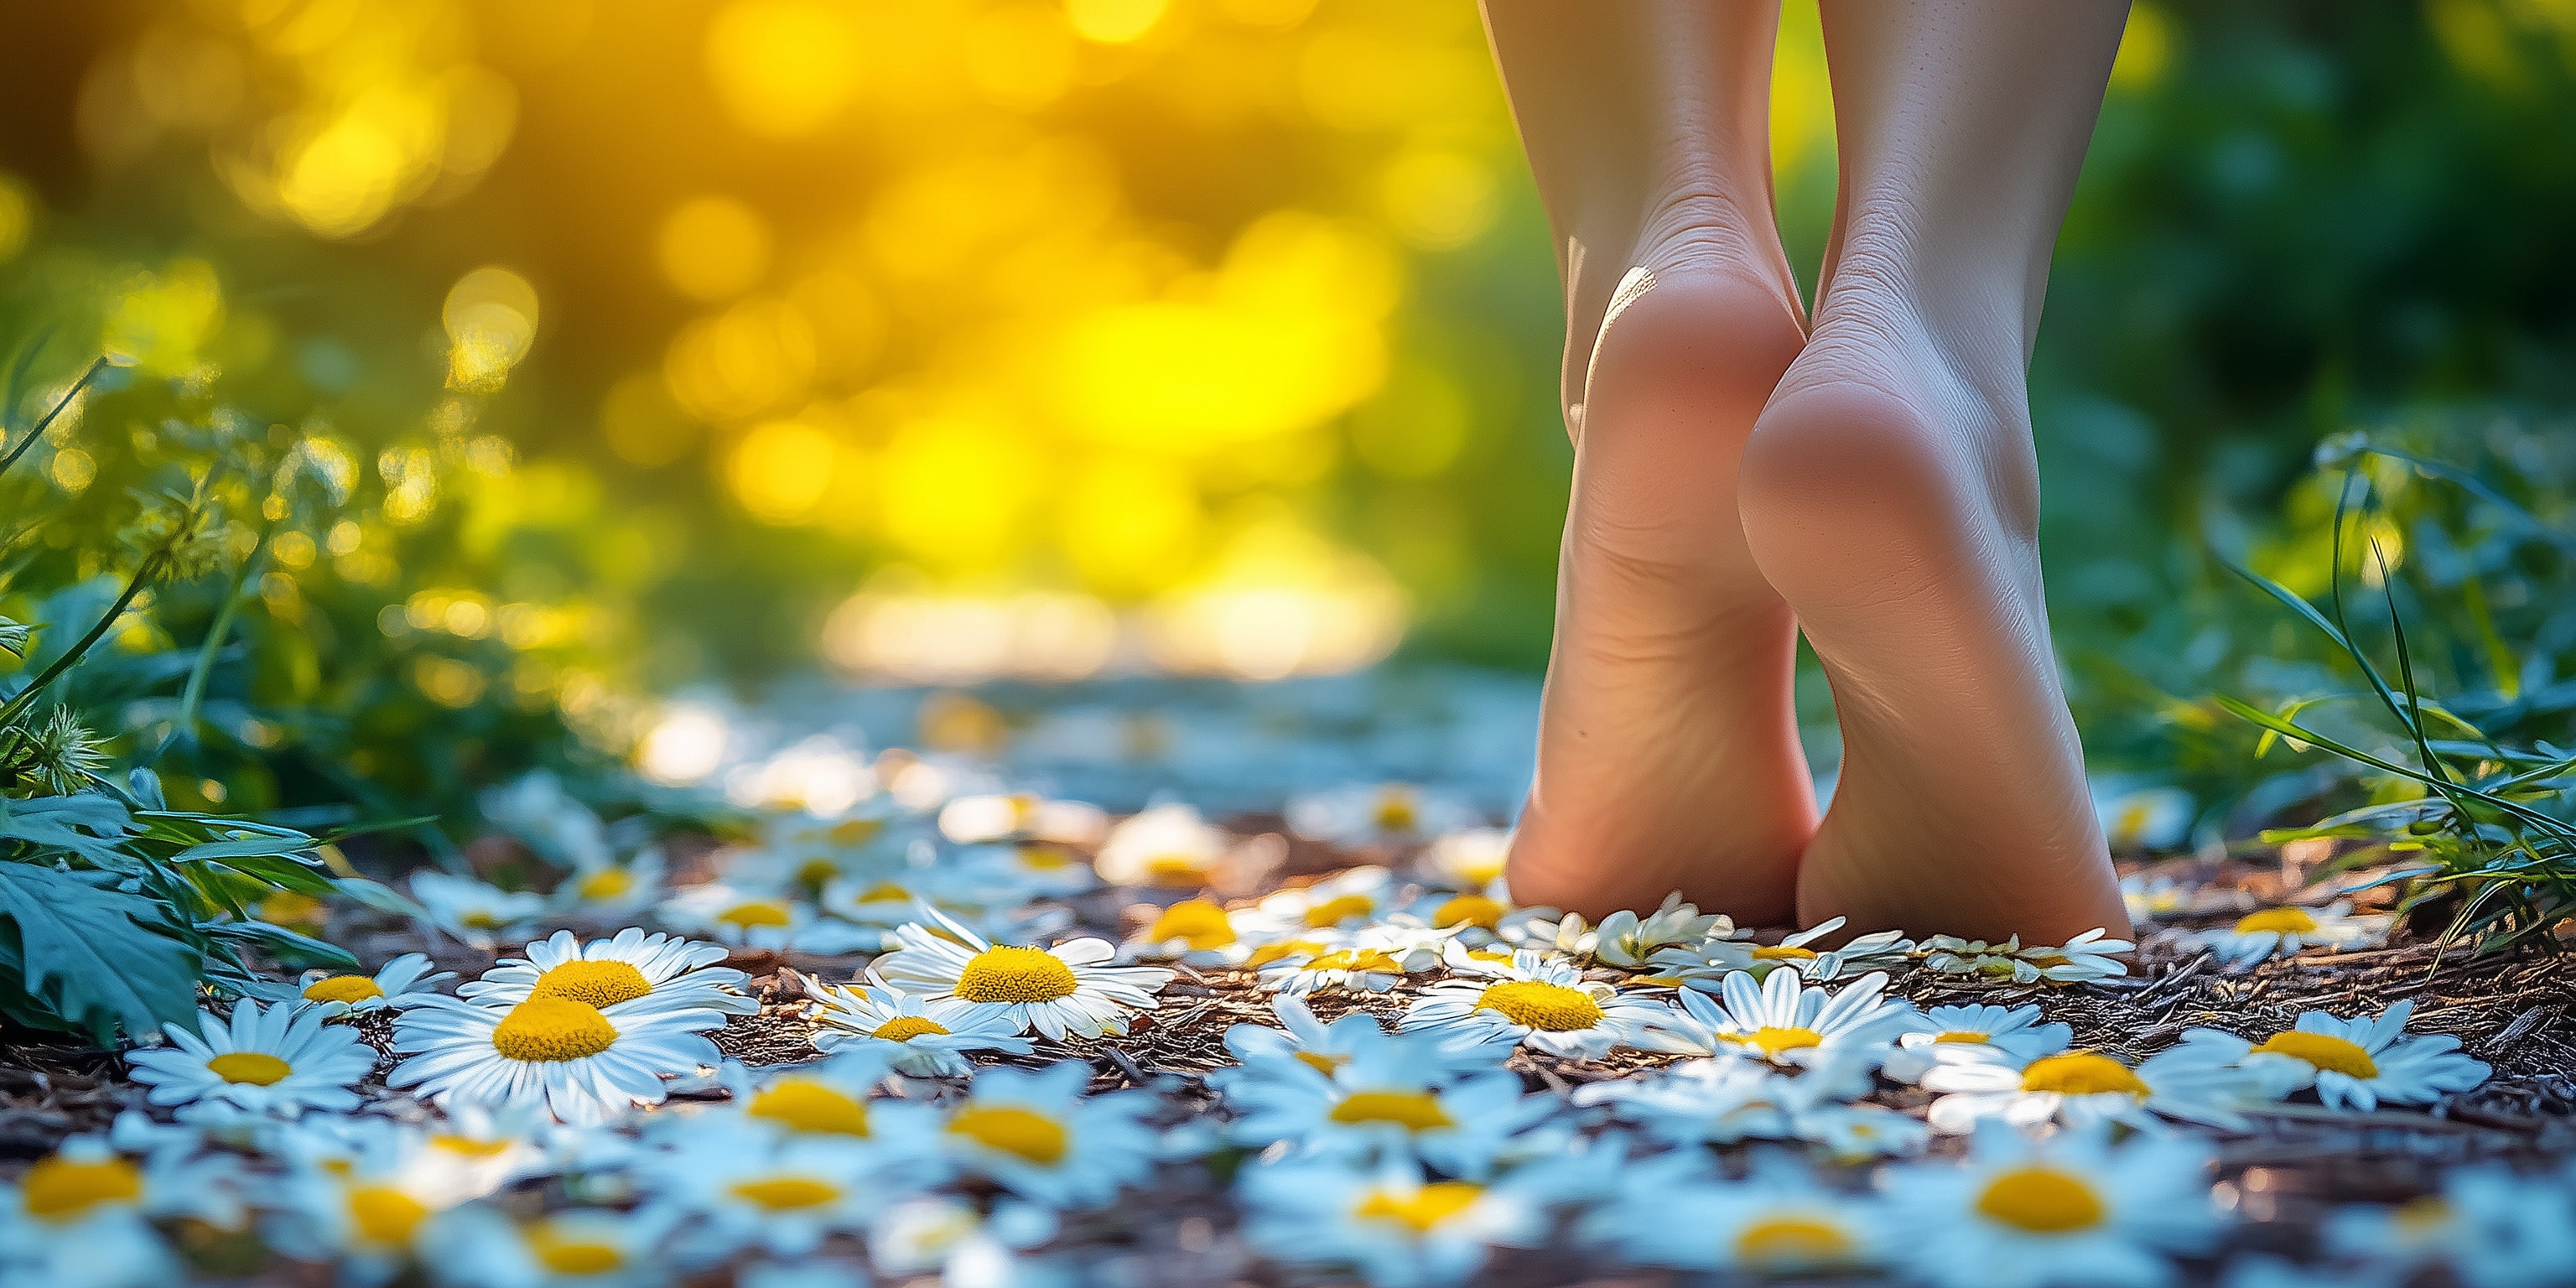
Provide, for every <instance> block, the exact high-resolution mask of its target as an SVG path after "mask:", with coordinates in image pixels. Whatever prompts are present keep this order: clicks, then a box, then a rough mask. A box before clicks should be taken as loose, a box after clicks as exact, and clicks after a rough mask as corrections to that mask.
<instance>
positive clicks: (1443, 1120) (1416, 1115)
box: [1329, 1091, 1458, 1131]
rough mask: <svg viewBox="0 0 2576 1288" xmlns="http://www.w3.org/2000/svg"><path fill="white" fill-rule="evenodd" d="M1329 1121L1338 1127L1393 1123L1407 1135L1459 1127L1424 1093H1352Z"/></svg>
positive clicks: (1436, 1102) (1334, 1110)
mask: <svg viewBox="0 0 2576 1288" xmlns="http://www.w3.org/2000/svg"><path fill="white" fill-rule="evenodd" d="M1329 1117H1331V1118H1332V1120H1333V1121H1334V1122H1337V1123H1394V1124H1395V1125H1396V1126H1398V1127H1401V1128H1403V1129H1405V1130H1406V1131H1429V1130H1431V1129H1432V1128H1434V1127H1455V1126H1457V1125H1458V1124H1457V1122H1456V1121H1455V1120H1453V1119H1451V1118H1450V1117H1449V1111H1447V1110H1445V1109H1442V1108H1441V1107H1440V1102H1439V1101H1438V1100H1436V1099H1434V1098H1433V1097H1432V1095H1431V1093H1429V1092H1427V1091H1354V1092H1352V1093H1351V1094H1349V1095H1347V1096H1344V1097H1342V1102H1341V1103H1340V1104H1338V1105H1335V1106H1333V1112H1332V1113H1331V1114H1330V1115H1329Z"/></svg>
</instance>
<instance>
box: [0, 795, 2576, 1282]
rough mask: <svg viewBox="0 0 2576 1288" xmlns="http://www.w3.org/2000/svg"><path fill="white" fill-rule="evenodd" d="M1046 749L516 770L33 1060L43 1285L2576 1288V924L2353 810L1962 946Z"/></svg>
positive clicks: (1444, 819)
mask: <svg viewBox="0 0 2576 1288" xmlns="http://www.w3.org/2000/svg"><path fill="white" fill-rule="evenodd" d="M993 785H995V784H993V783H990V782H982V783H979V782H978V781H976V779H975V777H974V776H973V775H971V774H964V773H959V772H954V771H952V770H945V769H941V768H939V763H938V762H937V761H936V760H934V759H924V758H921V757H916V756H913V755H911V754H910V753H903V752H888V753H884V754H882V755H878V756H876V757H874V758H873V759H872V760H870V761H869V762H868V763H867V764H866V765H865V766H864V781H862V782H860V783H859V784H858V786H859V788H861V789H862V790H851V791H846V792H844V793H842V795H843V796H844V797H845V799H840V800H836V801H833V802H831V803H830V808H828V809H825V810H823V811H820V812H818V811H816V810H814V809H812V808H810V806H811V804H812V802H811V801H810V800H809V801H808V802H807V804H808V806H809V808H806V809H785V810H776V811H772V812H770V813H769V814H768V815H767V816H766V817H765V818H763V819H762V820H761V821H759V822H758V824H757V825H756V827H754V828H753V829H752V830H751V831H749V832H747V833H744V834H741V835H727V836H723V837H721V838H720V837H718V836H715V835H681V836H678V837H676V838H674V837H669V836H666V837H665V838H664V839H662V840H659V841H652V842H649V843H648V842H640V841H638V840H637V839H636V835H635V833H634V830H633V829H629V828H625V827H622V826H621V827H609V826H606V825H603V823H602V822H601V820H600V819H599V818H598V816H596V815H595V814H593V813H591V812H590V811H589V810H588V809H586V808H585V807H584V806H582V805H580V804H579V803H577V802H575V801H574V800H572V799H571V798H570V797H568V796H567V795H565V794H564V793H563V791H562V790H561V789H560V788H559V787H557V786H556V785H555V784H554V783H553V782H552V780H549V779H544V778H536V779H530V780H527V781H524V782H522V783H519V784H517V785H515V786H513V787H511V788H510V789H508V790H507V791H506V792H504V793H502V794H501V795H499V796H497V797H496V798H495V799H494V800H493V801H491V802H488V805H489V809H488V812H489V813H490V814H491V815H492V817H494V818H495V819H496V820H498V821H500V822H502V823H503V824H504V826H505V827H507V829H508V832H509V835H507V836H506V837H495V838H492V839H491V840H490V841H489V842H488V843H487V844H485V845H482V846H478V847H476V849H475V851H474V852H473V853H474V855H475V857H476V858H477V859H478V860H482V861H484V866H486V867H489V866H491V864H490V861H491V860H493V859H494V858H495V857H496V856H499V857H500V858H502V859H504V860H506V861H507V862H508V863H509V864H515V865H517V866H515V867H514V868H513V870H514V871H521V870H526V869H529V868H531V867H532V868H533V869H534V870H535V871H537V872H538V873H539V874H540V875H541V878H542V879H541V880H539V881H536V882H531V883H524V884H525V885H526V887H527V888H520V889H504V888H502V887H501V886H499V885H495V884H490V883H487V882H486V881H485V880H483V879H481V878H480V877H478V876H475V875H471V874H469V872H468V871H465V870H457V871H439V870H427V871H422V872H419V873H415V874H413V875H411V876H410V877H409V878H408V881H407V882H405V883H403V886H402V888H403V889H404V890H405V891H407V897H406V898H405V899H402V900H392V899H384V898H379V899H376V900H374V901H373V902H371V903H367V904H360V903H356V902H351V903H348V904H346V905H345V906H344V905H342V904H340V903H338V902H336V901H332V902H326V903H323V904H321V905H320V906H315V907H310V908H305V909H302V910H301V912H302V914H303V915H304V916H305V918H306V924H307V925H308V926H309V927H310V928H312V929H314V930H316V931H318V932H323V933H327V934H328V935H329V936H330V937H331V938H333V939H334V940H336V941H337V942H340V943H343V944H346V945H348V946H350V947H351V948H353V949H354V950H355V951H356V952H357V953H358V954H359V956H360V957H361V958H362V959H364V960H366V961H367V962H368V963H369V964H370V965H371V966H373V967H374V969H372V970H369V971H366V972H364V973H341V974H330V973H323V972H307V973H306V974H305V975H303V976H301V977H296V976H291V975H288V974H286V973H283V972H275V973H273V977H272V978H270V979H269V980H268V982H267V984H266V985H265V986H264V987H262V988H260V989H257V990H254V991H253V992H252V993H251V994H250V995H245V996H238V997H217V996H209V997H208V999H207V1002H206V1006H205V1009H204V1011H203V1013H202V1015H201V1016H200V1017H199V1020H198V1022H197V1023H196V1024H195V1025H193V1026H173V1027H172V1028H171V1029H170V1030H169V1032H168V1033H167V1034H166V1038H165V1040H163V1041H162V1042H160V1043H159V1044H158V1045H153V1046H148V1047H139V1048H135V1049H130V1050H127V1051H123V1052H120V1053H113V1054H96V1053H84V1052H81V1051H79V1050H77V1049H75V1048H72V1047H69V1046H48V1045H41V1044H34V1043H17V1044H14V1045H12V1046H11V1047H10V1048H9V1049H8V1050H6V1051H5V1052H0V1150H5V1151H7V1154H8V1155H9V1157H10V1158H11V1159H13V1160H15V1161H11V1162H8V1163H6V1164H4V1165H0V1177H5V1180H0V1285H7V1286H8V1288H19V1286H21V1285H24V1286H26V1288H37V1286H43V1288H79V1286H84V1285H86V1286H93V1288H105V1286H109V1285H148V1284H163V1283H172V1282H179V1281H182V1280H186V1281H195V1282H209V1283H218V1282H263V1283H266V1282H277V1283H296V1284H307V1283H309V1284H329V1283H338V1284H355V1285H378V1284H391V1283H408V1284H435V1285H460V1286H464V1288H534V1286H536V1285H601V1286H609V1285H615V1286H618V1288H641V1286H644V1285H654V1284H670V1283H685V1284H692V1285H711V1286H712V1285H724V1284H739V1285H744V1286H745V1288H791V1286H794V1285H803V1284H827V1283H830V1284H839V1283H853V1282H860V1283H864V1282H884V1283H903V1282H912V1281H921V1282H946V1283H951V1284H957V1285H1001V1284H1055V1283H1065V1284H1072V1283H1111V1284H1136V1285H1154V1284H1199V1283H1229V1282H1252V1283H1281V1284H1286V1283H1343V1282H1366V1283H1369V1284H1372V1285H1378V1286H1379V1288H1407V1286H1410V1285H1440V1284H1451V1283H1459V1282H1467V1281H1473V1282H1477V1283H1484V1284H1532V1285H1535V1284H1554V1283H1574V1282H1622V1283H1659V1282H1676V1281H1687V1280H1694V1279H1698V1278H1705V1277H1709V1276H1718V1277H1725V1276H1784V1275H1785V1276H1827V1277H1831V1278H1833V1279H1836V1280H1838V1281H1842V1280H1857V1281H1870V1280H1875V1279H1884V1280H1888V1281H1895V1282H1907V1283H1929V1284H1936V1285H1956V1286H1958V1288H1968V1286H1969V1285H1975V1286H1977V1288H2024V1286H2036V1285H2042V1284H2070V1285H2093V1284H2113V1285H2125V1284H2141V1285H2145V1284H2161V1283H2168V1282H2216V1283H2222V1284H2227V1285H2243V1286H2247V1288H2268V1286H2274V1285H2295V1284H2303V1283H2318V1284H2323V1283H2336V1284H2354V1283H2360V1284H2392V1285H2393V1284H2399V1283H2415V1282H2420V1283H2453V1282H2456V1283H2460V1284H2464V1285H2468V1286H2469V1288H2484V1286H2486V1285H2506V1284H2514V1285H2524V1284H2548V1283H2576V1167H2571V1166H2569V1165H2568V1164H2567V1162H2566V1161H2565V1160H2567V1159H2568V1158H2569V1157H2570V1155H2571V1152H2576V1151H2572V1150H2571V1146H2576V1116H2571V1115H2576V1013H2571V1006H2570V1004H2571V1001H2576V965H2571V963H2570V961H2569V960H2568V959H2567V958H2565V957H2563V956H2561V955H2557V954H2553V953H2550V952H2546V951H2543V950H2542V949H2540V948H2525V949H2522V950H2519V951H2517V952H2514V953H2499V954H2490V955H2486V956H2473V955H2471V954H2470V953H2469V952H2468V951H2467V950H2466V949H2465V948H2462V947H2458V946H2445V945H2443V944H2442V943H2440V942H2438V939H2437V937H2436V936H2435V935H2433V934H2430V933H2428V932H2427V929H2426V928H2422V927H2415V926H2410V925H2409V924H2407V923H2406V921H2405V920H2404V919H2401V918H2398V917H2395V916H2393V915H2391V914H2390V913H2388V912H2387V911H2385V909H2386V908H2387V907H2388V900H2389V895H2390V891H2389V888H2388V887H2387V886H2385V885H2374V884H2373V880H2372V879H2373V876H2374V873H2372V872H2371V871H2369V870H2366V869H2365V870H2360V871H2346V870H2340V869H2337V870H2333V872H2332V875H2331V876H2328V877H2325V878H2323V879H2312V878H2314V877H2315V876H2316V873H2317V871H2319V870H2320V867H2319V865H2322V864H2325V863H2327V861H2328V860H2329V859H2331V857H2332V846H2331V844H2330V843H2328V844H2325V845H2319V844H2318V843H2315V842H2302V843H2300V844H2298V845H2294V846H2292V847H2290V849H2289V851H2288V852H2286V853H2281V852H2264V853H2260V854H2257V855H2254V856H2253V857H2251V858H2248V857H2244V856H2243V855H2239V856H2238V857H2233V858H2229V857H2221V856H2210V857H2203V858H2191V857H2178V858H2166V859H2162V860H2155V861H2141V862H2137V863H2133V864H2130V865H2128V866H2130V867H2131V868H2132V869H2134V871H2135V875H2134V876H2133V877H2132V878H2131V879H2130V881H2129V883H2128V885H2129V890H2130V895H2131V905H2132V913H2133V915H2134V916H2135V917H2136V919H2137V921H2138V925H2139V927H2140V931H2139V938H2138V941H2137V942H2135V943H2134V944H2133V943H2131V942H2129V941H2126V940H2122V939H2118V938H2114V937H2112V936H2109V935H2102V934H2096V935H2088V936H2082V937H2079V938H2078V939H2076V940H2074V941H2072V942H2069V943H2065V944H2054V945H2037V944H2023V943H2018V942H2012V941H2007V942H2003V943H1982V942H1973V941H1966V940H1962V939H1958V938H1954V937H1946V936H1934V937H1929V938H1924V939H1921V940H1912V939H1907V938H1903V937H1899V936H1896V935H1892V934H1877V935H1862V936H1857V937H1855V936H1851V935H1848V934H1846V933H1844V930H1843V928H1842V927H1839V926H1836V925H1830V924H1829V925H1825V926H1817V927H1807V928H1799V929H1795V930H1792V929H1790V928H1783V927H1769V928H1764V927H1743V926H1737V925H1734V924H1732V923H1731V922H1730V921H1728V920H1727V919H1726V918H1724V917H1721V916H1715V915H1709V914H1703V913H1702V912H1700V911H1699V910H1698V909H1696V908H1693V907H1691V906H1689V905H1687V904H1678V903H1667V904H1666V905H1665V906H1664V907H1662V908H1659V909H1653V910H1646V911H1644V912H1641V913H1622V914H1618V915H1615V916H1612V917H1610V918H1607V919H1606V920H1603V921H1602V922H1600V923H1598V924H1594V923H1591V922H1587V921H1586V920H1584V919H1583V918H1581V917H1576V916H1569V915H1565V914H1562V913H1560V912H1558V911H1557V910H1554V909H1548V908H1530V907H1521V906H1516V905H1514V904H1513V903H1512V902H1511V900H1510V898H1509V895H1508V893H1507V891H1506V890H1505V889H1504V888H1503V886H1502V884H1501V883H1500V881H1499V876H1500V868H1501V858H1502V854H1503V849H1504V844H1505V836H1504V834H1503V833H1502V832H1500V831H1499V830H1496V829H1495V828H1494V827H1492V826H1491V823H1492V822H1493V820H1492V819H1491V818H1489V817H1488V816H1487V815H1488V809H1489V807H1488V806H1485V805H1482V804H1480V803H1479V802H1477V801H1475V800H1474V799H1471V798H1470V797H1468V796H1464V795H1457V796H1453V795H1448V794H1444V793H1443V792H1442V791H1441V790H1440V789H1437V788H1428V787H1411V786H1405V785H1402V784H1392V783H1364V784H1359V785H1355V786H1350V787H1346V788H1338V789H1331V790H1325V791H1320V792H1314V793H1310V794H1305V795H1301V796H1298V797H1296V798H1294V799H1291V800H1289V801H1287V802H1286V804H1285V808H1284V809H1281V810H1278V811H1276V812H1272V813H1228V814H1226V815H1224V816H1223V817H1211V816H1209V815H1207V814H1203V813H1202V812H1201V811H1200V810H1199V809H1196V808H1193V807H1192V806H1190V805H1188V804H1182V803H1174V802H1171V801H1165V802H1163V803H1159V804H1153V805H1151V806H1150V807H1146V808H1142V809H1139V810H1135V811H1132V812H1127V813H1123V814H1112V813H1110V812H1108V811H1105V810H1102V809H1100V808H1096V807H1094V806H1091V805H1088V804H1084V803H1081V802H1079V801H1075V800H1069V799H1060V798H1056V797H1050V796H1045V795H1039V794H1033V793H1014V792H1010V791H1007V790H1002V791H987V790H981V788H982V787H988V786H993ZM1001 785H1002V786H1005V787H1006V786H1007V784H1001ZM2166 805H2167V803H2165V802H2160V801H2158V800H2156V799H2154V798H2153V797H2151V796H2150V797H2145V798H2140V799H2135V800H2125V799H2116V798H2115V799H2110V800H2106V802H2105V810H2106V816H2108V817H2109V818H2110V819H2111V820H2112V822H2113V823H2114V828H2113V830H2114V832H2115V834H2122V835H2134V834H2138V833H2139V832H2140V830H2141V829H2142V828H2147V825H2148V824H2149V822H2150V821H2151V819H2152V817H2153V816H2154V815H2155V813H2156V812H2157V811H2159V810H2161V809H2164V808H2166ZM2149 830H2152V829H2149ZM2240 848H2241V847H2240ZM296 911H297V910H295V909H281V908H271V909H268V910H267V913H268V915H269V916H271V917H272V918H278V917H283V916H287V915H289V914H291V913H294V912H296ZM2431 929H2434V930H2438V927H2434V928H2431Z"/></svg>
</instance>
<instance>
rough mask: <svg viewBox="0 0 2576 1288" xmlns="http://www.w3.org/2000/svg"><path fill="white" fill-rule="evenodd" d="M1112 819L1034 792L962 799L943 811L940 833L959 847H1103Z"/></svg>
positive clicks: (1090, 808)
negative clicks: (1048, 844) (1037, 844)
mask: <svg viewBox="0 0 2576 1288" xmlns="http://www.w3.org/2000/svg"><path fill="white" fill-rule="evenodd" d="M1108 831H1109V816H1108V815H1107V814H1106V813H1103V812H1102V811H1101V809H1100V807H1099V806H1097V805H1086V804H1084V803H1082V802H1081V801H1063V800H1049V799H1047V798H1046V797H1043V796H1039V795H1037V794H1035V793H1033V792H1013V793H1009V794H1007V795H1005V794H992V795H982V796H960V797H957V798H955V799H954V800H951V801H949V802H948V803H947V804H945V805H942V806H940V807H939V833H940V835H942V836H945V837H947V838H948V839H949V840H951V841H955V842H957V843H958V844H960V845H972V844H976V843H978V842H992V841H1052V842H1055V843H1057V844H1060V845H1080V846H1093V845H1098V844H1099V843H1100V842H1101V840H1102V838H1103V837H1104V836H1106V835H1107V833H1108Z"/></svg>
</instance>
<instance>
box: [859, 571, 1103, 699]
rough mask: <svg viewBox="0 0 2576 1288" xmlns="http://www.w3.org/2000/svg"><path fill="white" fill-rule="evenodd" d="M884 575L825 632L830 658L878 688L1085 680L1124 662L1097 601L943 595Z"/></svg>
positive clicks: (1040, 595) (1040, 594) (1047, 595)
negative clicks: (1117, 658)
mask: <svg viewBox="0 0 2576 1288" xmlns="http://www.w3.org/2000/svg"><path fill="white" fill-rule="evenodd" d="M914 580H916V579H914V578H911V577H907V576H905V575H903V574H902V573H901V572H900V571H891V572H890V573H889V574H881V575H880V576H879V577H877V578H876V579H875V581H874V583H872V584H871V586H870V587H869V588H868V589H867V590H863V591H861V592H860V593H858V594H856V595H853V596H851V597H850V598H849V599H847V600H845V601H843V602H842V604H841V605H840V607H838V608H836V609H834V610H832V615H831V617H830V619H829V620H827V621H826V622H825V623H824V626H823V656H824V658H825V659H826V660H827V661H829V662H831V663H832V664H833V665H834V666H837V667H839V668H840V669H841V670H843V671H845V672H847V673H849V674H851V675H854V676H860V677H864V678H868V679H874V680H894V681H897V682H900V683H907V684H972V683H977V682H980V681H985V680H993V679H1000V678H1004V677H1016V678H1021V679H1034V680H1078V679H1081V678H1083V677H1085V676H1089V675H1092V674H1095V673H1097V672H1098V671H1099V670H1100V669H1101V668H1102V667H1104V666H1106V665H1108V664H1109V661H1110V659H1111V658H1112V657H1113V656H1114V655H1115V654H1116V652H1117V648H1118V640H1119V629H1118V619H1117V616H1116V615H1115V614H1114V613H1112V612H1111V611H1110V609H1109V606H1108V605H1106V604H1104V603H1102V602H1100V601H1099V600H1097V599H1094V598H1092V597H1090V596H1088V595H1075V594H1061V593H1053V592H1047V591H1029V592H1023V593H1021V594H1016V595H1002V596H982V595H938V594H929V593H925V592H923V591H921V590H920V589H919V588H918V587H917V586H915V585H911V584H908V583H910V582H913V581H914Z"/></svg>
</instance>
